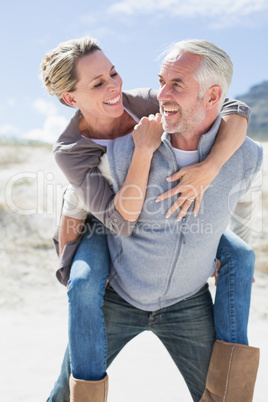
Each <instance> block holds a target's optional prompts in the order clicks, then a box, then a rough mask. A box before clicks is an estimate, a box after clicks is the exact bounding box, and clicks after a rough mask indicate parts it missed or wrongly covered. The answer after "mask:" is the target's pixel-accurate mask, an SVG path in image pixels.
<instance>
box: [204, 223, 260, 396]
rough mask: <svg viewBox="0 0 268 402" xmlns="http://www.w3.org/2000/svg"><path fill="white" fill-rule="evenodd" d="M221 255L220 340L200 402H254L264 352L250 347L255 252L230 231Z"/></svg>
mask: <svg viewBox="0 0 268 402" xmlns="http://www.w3.org/2000/svg"><path fill="white" fill-rule="evenodd" d="M217 258H218V259H219V260H220V261H221V268H220V272H219V276H218V282H217V290H216V297H215V305H214V322H215V330H216V337H217V340H216V342H215V343H214V346H213V351H212V355H211V360H210V364H209V370H208V374H207V381H206V388H205V391H204V394H203V396H202V398H201V400H200V402H209V401H212V400H213V401H214V400H217V401H218V400H219V401H226V402H229V401H236V402H252V399H253V392H254V386H255V381H256V376H257V371H258V365H259V352H260V351H259V349H258V348H253V347H250V346H247V345H248V338H247V325H248V317H249V309H250V298H251V287H252V281H253V272H254V263H255V254H254V252H253V250H252V249H251V248H250V247H249V246H248V245H247V244H246V243H244V242H243V240H241V239H240V237H238V236H236V235H235V234H234V233H233V232H231V231H229V230H228V231H225V232H224V234H223V236H222V237H221V240H220V244H219V247H218V253H217Z"/></svg>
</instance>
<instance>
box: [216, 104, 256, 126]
mask: <svg viewBox="0 0 268 402" xmlns="http://www.w3.org/2000/svg"><path fill="white" fill-rule="evenodd" d="M227 114H239V115H240V116H243V117H246V119H247V120H248V124H249V121H250V116H251V109H250V107H249V106H248V105H247V104H246V103H244V102H242V101H239V100H236V99H230V98H226V99H225V101H224V103H223V105H222V109H221V115H222V116H225V115H227Z"/></svg>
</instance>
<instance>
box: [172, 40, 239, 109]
mask: <svg viewBox="0 0 268 402" xmlns="http://www.w3.org/2000/svg"><path fill="white" fill-rule="evenodd" d="M181 53H192V54H196V55H199V56H202V58H203V60H202V62H201V64H200V67H199V68H198V69H197V71H196V73H195V75H194V77H193V78H194V79H195V80H196V82H198V84H199V86H200V97H202V96H203V95H204V93H205V92H206V90H207V89H208V88H210V87H212V86H213V85H219V86H220V87H221V89H222V96H221V102H220V107H221V106H222V104H223V102H224V99H225V97H226V94H227V91H228V88H229V86H230V84H231V82H232V76H233V63H232V61H231V59H230V57H229V56H228V54H227V53H225V52H224V51H223V50H222V49H220V48H219V47H218V46H216V45H215V44H214V43H212V42H208V41H205V40H201V39H189V40H183V41H180V42H176V43H173V44H172V45H171V46H170V47H169V48H168V49H167V50H166V52H165V59H172V60H173V59H176V58H177V57H178V55H179V54H181Z"/></svg>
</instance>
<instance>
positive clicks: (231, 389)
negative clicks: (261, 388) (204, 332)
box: [200, 341, 260, 402]
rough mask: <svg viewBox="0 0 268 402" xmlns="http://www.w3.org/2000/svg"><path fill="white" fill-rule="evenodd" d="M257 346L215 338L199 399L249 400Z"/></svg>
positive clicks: (217, 401)
mask: <svg viewBox="0 0 268 402" xmlns="http://www.w3.org/2000/svg"><path fill="white" fill-rule="evenodd" d="M259 357H260V350H259V349H258V348H253V347H250V346H246V345H240V344H237V343H228V342H223V341H216V342H215V343H214V346H213V351H212V355H211V359H210V364H209V369H208V375H207V382H206V389H205V392H204V394H203V395H202V398H201V399H200V402H252V399H253V392H254V386H255V381H256V377H257V371H258V366H259Z"/></svg>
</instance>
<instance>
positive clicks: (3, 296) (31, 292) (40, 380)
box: [0, 143, 268, 402]
mask: <svg viewBox="0 0 268 402" xmlns="http://www.w3.org/2000/svg"><path fill="white" fill-rule="evenodd" d="M263 146H264V161H265V164H264V171H263V184H264V186H263V198H262V207H261V208H260V209H259V216H258V225H257V227H258V230H257V231H256V232H255V233H254V236H253V240H252V245H253V246H254V250H255V251H256V272H255V280H256V282H255V283H254V285H253V290H252V306H251V314H250V322H249V341H250V345H252V346H256V347H260V349H261V360H260V366H259V373H258V378H257V383H256V387H255V394H254V402H266V400H267V394H268V382H267V372H268V342H267V339H268V297H267V295H268V258H267V255H268V228H267V226H265V224H264V223H265V222H267V214H268V185H267V183H268V180H267V179H268V143H264V144H263ZM0 167H1V175H0V188H1V192H0V221H1V225H0V244H1V246H0V267H1V268H0V272H1V281H0V311H1V331H0V356H1V363H2V364H1V365H0V392H1V393H0V395H1V398H0V399H1V401H3V402H45V401H46V399H47V397H48V395H49V393H50V390H51V388H52V387H53V384H54V382H55V380H56V378H57V375H58V373H59V370H60V365H61V361H62V357H63V353H64V350H65V347H66V344H67V319H68V317H67V315H68V312H67V297H66V289H65V288H64V287H63V286H62V285H60V284H59V283H58V282H57V280H56V279H55V268H56V266H57V263H58V258H57V256H56V254H55V251H54V248H53V244H52V240H51V239H52V235H53V232H54V229H55V227H56V225H57V222H58V217H59V210H60V207H61V198H62V191H63V189H64V186H65V185H66V179H65V178H64V177H63V175H62V174H61V172H60V171H59V168H58V167H57V166H56V164H55V162H54V159H53V156H52V152H51V147H50V146H47V145H40V146H39V145H35V146H34V145H33V146H22V145H0ZM210 288H211V292H212V294H214V293H215V286H214V283H213V280H212V279H211V280H210ZM108 373H109V377H110V392H109V402H152V401H153V402H167V401H168V402H190V401H191V397H190V394H189V392H188V390H187V388H186V386H185V384H184V381H183V379H182V377H181V375H180V373H179V372H178V371H177V369H176V367H175V365H174V364H173V362H172V361H171V359H170V357H169V355H168V354H167V352H166V351H165V349H164V348H163V346H162V345H161V344H160V342H159V341H158V339H157V338H155V337H154V336H153V335H152V334H151V333H144V334H142V335H141V336H139V337H137V338H136V339H135V340H134V341H132V342H131V343H130V344H129V345H127V347H126V348H125V349H124V350H123V351H122V352H121V354H120V355H119V357H118V358H117V359H116V360H115V362H114V363H113V365H112V366H111V367H110V368H109V370H108Z"/></svg>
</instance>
